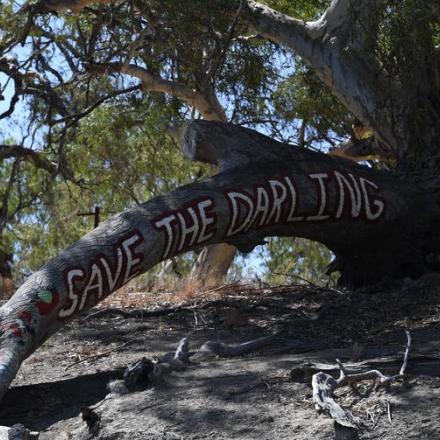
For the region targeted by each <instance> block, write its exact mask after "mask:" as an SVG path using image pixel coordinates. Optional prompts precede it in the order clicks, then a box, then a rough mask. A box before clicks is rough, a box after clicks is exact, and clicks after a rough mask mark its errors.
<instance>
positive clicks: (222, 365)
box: [0, 275, 440, 440]
mask: <svg viewBox="0 0 440 440" xmlns="http://www.w3.org/2000/svg"><path fill="white" fill-rule="evenodd" d="M115 298H117V296H116V297H115ZM142 298H150V299H149V301H150V306H149V310H151V308H152V307H153V308H154V307H163V306H164V302H166V301H168V300H169V299H170V297H169V295H168V296H167V295H160V294H158V295H156V296H155V297H154V299H151V298H152V297H151V295H149V294H142ZM175 302H176V301H175V299H174V300H173V303H172V304H168V305H169V306H172V307H175ZM107 305H108V304H107ZM165 305H166V304H165ZM184 306H185V308H184V309H181V310H179V309H178V310H176V311H175V312H171V313H167V314H165V315H163V316H156V317H149V318H140V317H138V318H136V317H132V318H123V317H121V316H112V315H108V316H100V317H96V318H91V319H88V320H85V321H82V322H81V321H75V322H73V323H71V324H69V325H68V326H67V328H66V329H65V330H64V331H63V332H60V333H59V334H57V335H55V336H54V337H52V338H51V339H50V340H48V341H47V342H46V343H45V344H44V345H43V347H41V348H40V349H39V350H37V352H36V353H35V354H33V355H32V356H31V357H30V358H29V359H27V360H26V361H25V363H24V364H23V367H22V368H21V370H20V372H19V375H18V376H17V378H16V380H15V381H14V383H13V386H12V387H11V389H10V391H9V392H8V394H7V396H6V397H5V399H4V400H3V402H2V403H1V405H0V425H5V426H11V425H13V424H15V423H23V424H24V425H25V426H26V427H27V428H29V429H32V430H37V431H41V434H40V439H43V440H45V439H56V440H63V439H88V438H96V439H102V440H104V439H105V440H118V439H129V440H135V439H166V440H168V439H169V440H171V439H191V440H195V439H304V440H305V439H314V440H320V439H333V438H341V439H342V438H359V439H383V440H391V439H399V440H402V439H440V351H439V348H440V277H439V276H434V275H431V276H425V277H424V278H423V279H422V280H419V281H417V282H413V281H406V282H404V283H401V284H400V285H395V286H391V287H389V288H388V289H386V288H384V287H380V288H377V289H369V290H368V291H357V292H346V291H338V290H333V289H320V288H316V287H314V286H288V287H278V288H270V289H269V288H267V289H265V288H260V289H257V288H252V289H251V288H249V287H240V286H229V287H228V288H225V289H223V290H222V291H218V292H215V294H211V295H209V299H207V298H205V297H202V296H197V295H195V296H193V297H192V298H190V299H186V301H185V304H184ZM406 327H408V328H409V329H410V331H411V335H412V339H413V341H412V350H411V355H410V361H409V366H408V370H407V373H408V374H407V380H406V381H404V382H398V383H395V384H393V385H392V386H391V387H390V388H389V389H384V388H379V389H376V388H374V387H372V386H371V382H368V381H366V382H362V383H361V384H359V385H357V386H356V387H350V386H346V387H343V388H341V389H339V390H338V391H337V393H336V394H337V396H338V401H339V403H341V404H342V406H343V407H345V408H350V409H351V411H352V412H353V414H354V415H355V416H356V417H358V419H359V420H360V422H361V423H362V425H363V426H362V427H361V428H360V429H359V430H358V431H357V432H350V433H348V434H347V433H341V432H340V431H335V426H334V423H333V420H332V419H331V418H330V417H329V415H327V414H325V413H319V412H317V411H316V409H315V407H314V404H313V401H312V389H311V377H310V375H309V374H308V366H310V365H315V366H316V365H318V366H319V365H322V368H328V369H329V368H330V369H331V368H332V365H333V366H334V365H335V359H336V358H340V359H341V361H343V362H345V363H346V365H347V366H348V368H350V366H354V365H357V366H358V367H359V366H361V367H362V368H365V369H369V368H373V367H374V368H378V369H380V370H381V371H383V372H384V373H387V374H394V373H397V372H398V371H399V368H400V365H401V362H402V353H403V348H404V345H405V342H406V338H405V333H404V328H406ZM275 332H276V333H281V334H283V335H285V336H286V339H289V340H290V341H291V343H290V344H289V346H288V347H286V346H283V345H279V346H271V347H266V348H263V349H260V350H258V351H256V352H253V353H250V354H247V355H244V356H238V357H233V358H222V357H212V358H209V359H202V360H200V361H198V362H193V363H192V364H190V365H189V366H188V367H187V368H186V369H184V370H182V371H177V372H173V373H172V374H170V375H169V376H168V377H167V378H166V380H165V382H163V383H161V384H158V385H155V386H152V387H149V388H147V389H146V390H144V391H139V392H134V393H128V394H123V395H119V394H116V393H109V389H108V384H109V382H111V381H112V380H115V379H121V378H122V375H123V372H124V369H125V368H126V367H127V365H130V364H132V363H134V362H136V361H137V360H139V359H140V358H141V357H143V356H145V357H148V358H155V357H160V356H161V355H163V354H164V353H165V352H168V351H172V350H174V349H175V348H176V346H177V344H178V342H179V340H180V339H181V338H182V337H184V336H189V338H190V345H191V349H192V350H196V349H197V348H199V347H200V346H201V345H202V344H203V343H204V342H205V341H207V340H218V341H222V342H228V343H240V342H244V341H247V340H250V339H254V338H256V337H260V336H264V335H269V334H272V333H275ZM335 374H336V371H335ZM84 408H89V409H91V410H92V411H91V412H90V411H89V412H88V414H89V416H87V411H86V409H84ZM81 409H83V410H82V412H81ZM90 414H92V415H90ZM83 415H84V416H83ZM84 417H85V418H86V419H87V420H83V418H84ZM94 417H97V419H96V420H94V419H93V418H94ZM87 422H88V423H87ZM88 424H89V426H88Z"/></svg>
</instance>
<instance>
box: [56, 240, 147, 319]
mask: <svg viewBox="0 0 440 440" xmlns="http://www.w3.org/2000/svg"><path fill="white" fill-rule="evenodd" d="M142 241H143V236H142V234H141V233H140V232H138V231H133V232H131V233H130V234H128V235H127V236H125V237H122V239H121V240H120V241H119V242H118V243H117V244H116V245H115V246H114V250H113V258H108V257H107V256H105V255H97V256H96V257H95V258H94V259H93V260H92V261H90V262H89V264H88V266H87V270H84V269H83V268H82V267H79V266H78V267H73V268H70V269H68V270H66V271H65V273H64V283H65V286H66V288H67V292H68V295H67V300H66V304H65V305H64V307H63V308H62V309H61V310H60V311H59V312H58V317H59V318H61V319H64V318H68V317H69V316H72V315H73V314H75V313H77V312H80V311H81V310H83V309H84V307H85V305H86V304H87V300H88V298H89V297H90V296H94V302H95V303H96V302H98V301H99V300H100V299H101V298H102V297H103V296H106V295H108V294H110V293H111V292H113V291H114V290H115V289H117V288H119V287H121V286H122V285H124V284H125V283H127V282H128V281H130V280H131V279H132V278H134V277H135V276H136V275H138V274H139V273H140V272H141V264H142V262H143V260H144V257H143V255H142V254H138V253H136V247H137V246H139V245H140V244H141V243H142ZM79 285H82V286H84V287H82V288H81V287H80V286H79Z"/></svg>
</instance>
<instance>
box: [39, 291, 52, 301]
mask: <svg viewBox="0 0 440 440" xmlns="http://www.w3.org/2000/svg"><path fill="white" fill-rule="evenodd" d="M38 298H40V299H41V301H43V302H45V303H46V304H50V303H51V302H52V292H50V291H49V290H42V291H41V292H38Z"/></svg>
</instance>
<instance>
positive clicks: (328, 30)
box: [247, 0, 400, 147]
mask: <svg viewBox="0 0 440 440" xmlns="http://www.w3.org/2000/svg"><path fill="white" fill-rule="evenodd" d="M376 3H377V2H376V1H375V0H368V1H364V2H360V0H352V1H350V0H335V1H333V2H332V4H331V6H330V8H329V9H328V10H327V11H326V12H325V13H324V14H323V16H322V17H321V18H320V19H319V20H317V21H314V22H304V21H301V20H297V19H295V18H292V17H289V16H287V15H285V14H282V13H279V12H277V11H275V10H273V9H271V8H269V7H267V6H264V5H261V4H259V3H257V2H255V1H253V0H248V1H247V7H248V15H247V16H248V17H250V19H249V20H250V22H251V23H252V25H253V27H254V28H255V29H256V30H257V32H259V33H260V34H261V35H263V36H265V37H266V38H268V39H270V40H272V41H274V42H276V43H279V44H282V45H284V46H287V47H289V48H291V49H292V50H293V51H294V52H295V53H296V54H298V55H299V56H300V57H301V58H302V59H303V60H304V61H305V62H306V63H307V64H309V65H310V66H311V67H312V69H313V70H314V71H315V72H316V74H317V75H318V76H319V78H320V79H321V80H322V81H323V82H324V83H325V84H326V85H327V86H328V87H329V88H330V90H331V91H332V93H333V94H334V95H335V96H337V97H338V98H339V100H340V101H341V102H342V103H343V104H344V105H345V106H346V107H347V108H348V109H349V110H350V111H351V112H352V113H354V115H355V116H356V117H357V118H358V119H360V120H361V121H362V122H363V123H364V124H365V125H366V126H368V127H370V128H371V129H372V130H374V132H375V133H376V135H377V137H378V138H379V139H382V140H383V141H384V142H385V143H386V144H387V145H391V146H394V147H395V146H397V145H399V144H400V142H399V137H398V135H397V134H396V132H395V130H394V127H392V126H391V125H390V119H389V113H388V110H386V106H385V105H384V104H385V99H386V97H387V96H390V94H391V95H393V93H394V94H395V96H398V94H397V90H395V89H396V86H395V84H392V83H390V82H389V81H387V80H385V78H383V77H381V76H380V75H379V73H378V71H377V70H376V69H375V65H374V63H369V62H367V61H366V60H365V59H364V58H365V54H363V56H362V54H360V53H356V50H354V49H358V48H359V45H360V40H359V37H356V35H358V34H359V33H360V31H359V29H358V27H354V28H353V29H351V27H353V23H354V22H358V21H359V17H358V16H357V14H361V13H362V14H365V13H367V12H365V11H366V10H367V9H368V8H369V7H370V8H371V7H372V5H373V4H376ZM374 11H375V13H377V9H376V8H375V9H374ZM360 25H361V24H360ZM373 32H374V29H373ZM353 39H354V40H353ZM372 65H373V67H372ZM393 90H394V91H393Z"/></svg>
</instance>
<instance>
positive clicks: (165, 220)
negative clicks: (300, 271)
mask: <svg viewBox="0 0 440 440" xmlns="http://www.w3.org/2000/svg"><path fill="white" fill-rule="evenodd" d="M307 178H308V179H310V181H311V183H313V184H314V185H313V186H314V190H315V191H316V192H315V196H314V197H312V198H311V200H316V206H314V207H312V208H311V209H310V212H308V213H306V212H303V211H302V210H304V207H303V206H301V203H300V195H299V193H298V190H297V186H296V183H295V182H294V180H293V179H292V178H291V177H288V176H284V177H282V178H273V179H268V180H267V181H266V182H264V183H263V184H260V185H254V188H253V191H252V192H249V191H244V190H227V191H224V195H225V198H226V200H227V202H228V205H229V215H228V218H227V227H226V233H225V235H224V238H228V237H232V236H234V235H236V234H239V233H246V232H247V231H249V230H250V229H251V228H254V229H259V228H263V227H267V226H271V225H278V224H288V223H293V222H300V221H303V222H317V221H324V220H338V219H341V218H342V216H343V215H344V213H347V214H348V216H349V218H351V219H357V218H361V217H362V218H365V219H366V220H369V221H375V220H378V219H379V218H380V217H381V216H382V214H383V212H384V210H385V204H384V202H383V201H382V200H381V199H380V198H379V197H375V196H374V195H372V194H371V193H372V192H373V191H375V190H378V189H379V188H378V186H377V185H376V184H375V183H374V182H372V181H370V180H368V179H365V178H364V177H358V176H356V177H355V176H353V175H352V174H350V173H342V172H339V171H332V172H322V173H311V174H308V175H307ZM330 184H333V185H334V187H335V188H336V201H333V202H332V203H330V200H329V196H328V192H329V191H328V189H329V185H330ZM303 204H305V203H303ZM216 222H217V215H216V213H215V203H214V200H213V199H212V198H211V197H204V198H201V199H198V200H196V201H193V202H192V203H191V204H188V205H185V206H183V207H182V208H180V209H177V210H173V211H170V212H167V213H166V214H164V215H161V216H160V217H157V218H155V219H154V220H153V221H152V225H153V227H154V228H155V229H156V230H157V231H159V232H161V233H163V234H164V236H165V246H164V251H163V254H162V258H164V259H165V258H169V257H170V256H172V255H173V254H175V253H178V252H181V251H183V250H186V249H188V248H190V247H191V246H194V245H199V244H203V243H205V242H207V241H208V240H210V239H211V238H212V237H213V236H214V235H215V233H216V231H217V227H216Z"/></svg>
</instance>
